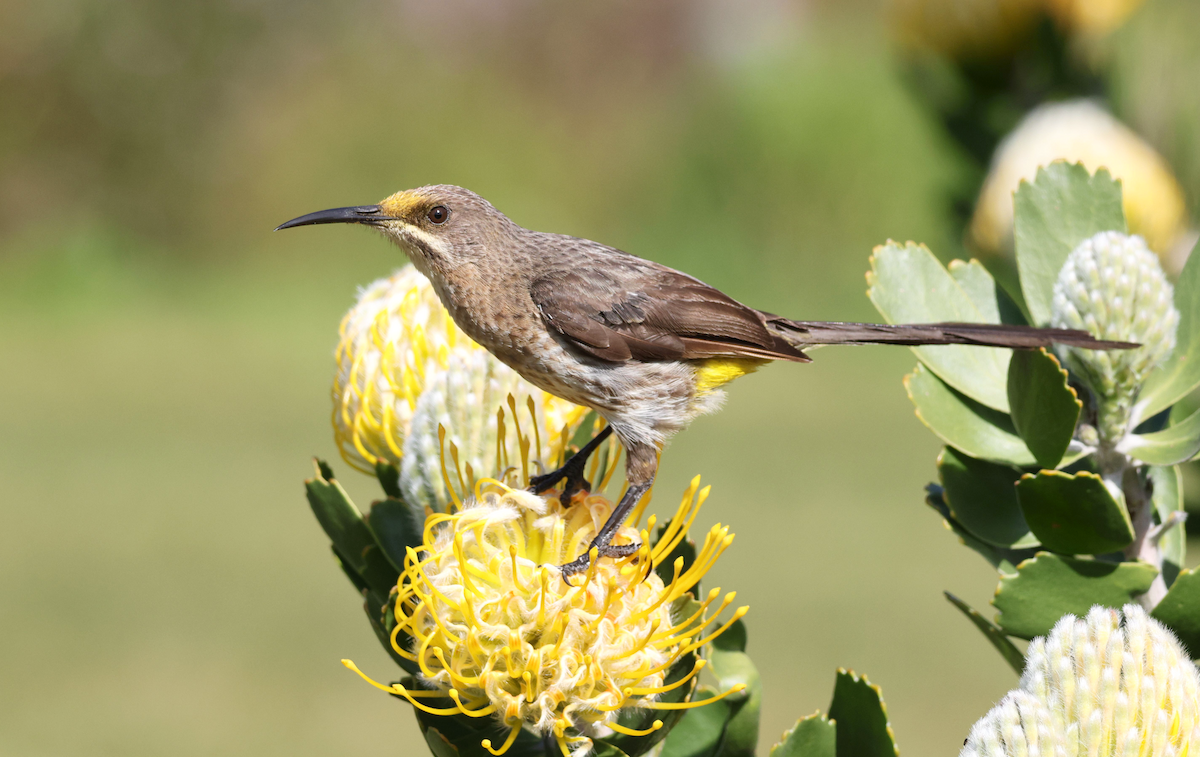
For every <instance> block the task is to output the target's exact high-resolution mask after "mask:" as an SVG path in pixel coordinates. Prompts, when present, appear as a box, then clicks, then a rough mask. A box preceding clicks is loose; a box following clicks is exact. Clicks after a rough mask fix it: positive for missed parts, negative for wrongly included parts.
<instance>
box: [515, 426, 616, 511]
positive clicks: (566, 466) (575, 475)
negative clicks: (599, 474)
mask: <svg viewBox="0 0 1200 757" xmlns="http://www.w3.org/2000/svg"><path fill="white" fill-rule="evenodd" d="M611 434H612V426H605V427H604V428H603V429H602V430H601V431H600V433H598V434H596V435H595V436H594V437H592V440H591V441H590V442H588V443H587V444H585V445H583V447H582V448H581V449H580V450H579V451H578V452H576V453H575V454H574V455H571V458H570V459H569V460H567V461H566V462H565V463H563V464H562V466H561V467H560V468H558V469H556V470H552V471H550V472H549V473H543V474H542V475H540V476H531V477H530V478H529V490H530V491H532V492H533V493H534V494H541V493H542V492H544V491H547V490H549V489H552V488H554V485H555V484H557V483H558V482H559V481H561V480H562V479H564V478H565V479H566V480H567V482H566V483H565V484H563V492H562V496H561V497H559V500H560V501H561V502H562V503H563V504H564V505H565V504H567V503H569V502H570V501H571V495H573V494H575V492H577V491H581V490H582V491H591V490H592V484H591V482H589V481H588V480H587V479H586V478H584V477H583V471H584V468H585V467H586V466H587V461H588V458H589V457H591V456H592V453H593V452H595V451H596V448H598V447H599V446H600V445H601V444H603V443H604V440H605V439H607V438H608V437H609V436H610V435H611Z"/></svg>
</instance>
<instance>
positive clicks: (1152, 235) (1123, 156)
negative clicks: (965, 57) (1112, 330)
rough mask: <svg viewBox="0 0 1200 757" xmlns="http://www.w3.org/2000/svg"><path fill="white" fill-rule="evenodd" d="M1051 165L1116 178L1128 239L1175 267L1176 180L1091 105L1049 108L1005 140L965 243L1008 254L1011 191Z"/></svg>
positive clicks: (1180, 251) (1183, 210)
mask: <svg viewBox="0 0 1200 757" xmlns="http://www.w3.org/2000/svg"><path fill="white" fill-rule="evenodd" d="M1055 160H1067V161H1070V162H1072V163H1083V164H1084V166H1086V167H1087V169H1088V170H1089V171H1093V172H1094V171H1096V170H1097V169H1099V168H1107V169H1108V170H1109V171H1110V172H1111V173H1112V175H1113V177H1114V178H1117V179H1120V180H1121V185H1122V190H1123V201H1124V206H1125V217H1126V219H1127V220H1128V222H1129V229H1130V233H1133V234H1138V235H1140V236H1142V237H1143V238H1144V239H1145V240H1146V241H1147V243H1148V244H1149V246H1150V249H1152V250H1154V251H1155V252H1156V253H1157V254H1158V255H1159V256H1161V257H1162V258H1163V259H1164V263H1165V264H1166V265H1167V267H1168V268H1169V269H1170V270H1173V271H1177V270H1179V269H1180V268H1181V267H1182V264H1183V259H1184V257H1186V249H1184V247H1185V246H1186V245H1184V244H1183V242H1184V240H1185V239H1186V238H1187V237H1188V229H1187V224H1188V216H1187V207H1186V205H1185V203H1184V198H1183V191H1182V190H1181V189H1180V186H1179V182H1178V181H1176V179H1175V176H1174V175H1173V174H1172V173H1171V169H1170V168H1168V167H1167V164H1166V162H1165V161H1164V160H1163V159H1162V157H1161V156H1159V154H1158V153H1157V152H1155V151H1154V148H1153V147H1151V146H1150V145H1148V144H1146V142H1144V141H1143V140H1142V139H1141V137H1139V136H1138V135H1137V134H1134V133H1133V132H1132V131H1131V130H1130V129H1129V128H1128V127H1126V126H1125V125H1123V124H1122V123H1121V122H1120V121H1118V120H1117V119H1115V118H1113V116H1112V115H1110V114H1109V113H1108V112H1107V111H1105V110H1104V109H1103V108H1101V107H1100V106H1099V105H1097V104H1096V103H1094V102H1092V101H1091V100H1072V101H1069V102H1063V103H1050V104H1046V105H1042V106H1041V107H1039V108H1037V109H1035V110H1034V111H1032V112H1031V113H1030V114H1029V115H1028V116H1026V117H1025V120H1024V121H1022V122H1021V124H1020V125H1019V126H1018V127H1017V128H1016V129H1015V130H1014V131H1013V132H1012V134H1010V135H1008V137H1007V138H1005V140H1004V142H1002V143H1001V144H1000V147H999V148H997V150H996V154H995V156H994V157H993V158H992V166H991V169H990V170H989V172H988V177H987V180H986V181H985V182H984V185H983V189H982V191H981V192H980V195H979V202H978V204H977V205H976V207H975V216H974V218H972V219H971V226H970V229H969V235H970V239H971V243H972V244H973V246H975V247H976V248H977V249H978V250H979V251H980V252H982V253H985V254H1011V252H1012V249H1013V199H1012V196H1013V192H1015V191H1016V190H1017V187H1018V186H1019V185H1020V183H1021V181H1022V180H1025V181H1031V182H1032V181H1033V180H1034V179H1035V178H1036V176H1037V169H1038V167H1039V166H1045V165H1049V164H1050V163H1052V162H1054V161H1055Z"/></svg>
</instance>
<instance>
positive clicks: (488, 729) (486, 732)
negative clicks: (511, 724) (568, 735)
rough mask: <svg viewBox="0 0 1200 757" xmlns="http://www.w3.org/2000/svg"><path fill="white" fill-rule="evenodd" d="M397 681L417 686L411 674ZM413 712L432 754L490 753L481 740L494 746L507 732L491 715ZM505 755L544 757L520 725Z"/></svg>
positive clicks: (480, 756) (485, 756)
mask: <svg viewBox="0 0 1200 757" xmlns="http://www.w3.org/2000/svg"><path fill="white" fill-rule="evenodd" d="M401 683H402V684H403V685H404V687H405V688H408V689H419V688H421V687H420V686H419V685H417V683H416V682H415V681H414V680H413V679H411V678H409V679H404V680H402V681H401ZM435 701H436V700H435ZM446 701H449V700H446ZM413 713H414V714H415V715H416V716H417V725H418V726H419V727H420V729H421V733H422V735H424V736H425V743H426V744H428V745H429V749H430V751H432V752H433V754H434V757H492V756H491V753H490V752H488V751H487V750H486V749H484V747H483V744H482V742H483V740H484V739H489V740H490V741H491V742H492V746H493V748H498V747H499V746H500V745H501V744H503V743H504V739H506V738H507V737H508V734H509V729H508V728H502V727H501V726H500V723H498V722H497V721H496V719H495V718H472V717H468V716H466V715H430V714H429V713H427V712H422V711H421V710H418V709H417V708H416V707H413ZM406 753H407V752H406ZM551 755H553V753H551ZM505 757H546V750H545V748H544V744H543V742H542V739H541V738H540V737H538V736H537V735H536V734H534V733H532V732H530V731H528V730H526V729H521V733H520V734H519V735H518V736H517V739H516V741H514V742H513V745H512V746H511V747H510V748H509V750H508V751H507V752H506V753H505ZM612 757H620V753H619V752H616V753H612Z"/></svg>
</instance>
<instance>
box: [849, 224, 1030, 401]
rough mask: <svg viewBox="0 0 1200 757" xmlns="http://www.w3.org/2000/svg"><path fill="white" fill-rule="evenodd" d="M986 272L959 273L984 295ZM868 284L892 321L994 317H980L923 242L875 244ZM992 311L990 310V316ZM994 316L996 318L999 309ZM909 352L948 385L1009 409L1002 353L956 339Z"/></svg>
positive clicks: (870, 293)
mask: <svg viewBox="0 0 1200 757" xmlns="http://www.w3.org/2000/svg"><path fill="white" fill-rule="evenodd" d="M986 276H987V272H986V271H982V270H971V272H970V273H969V274H966V273H964V275H963V276H962V278H963V279H964V280H966V281H967V282H968V283H967V286H969V287H971V291H972V292H975V293H976V294H977V295H979V296H983V297H986V290H987V284H986V281H985V280H984V278H983V277H986ZM989 278H990V277H989ZM867 283H868V284H869V285H870V289H868V290H867V296H869V297H870V298H871V302H872V303H874V304H875V307H876V308H877V309H878V310H879V312H880V313H882V314H883V316H884V318H886V319H888V321H889V322H891V323H935V322H938V321H950V322H957V323H988V322H992V323H994V322H996V321H989V320H988V319H987V318H986V317H985V315H984V313H983V312H981V310H980V308H979V307H978V306H977V305H976V304H975V301H974V300H973V299H972V297H971V296H970V295H969V294H968V293H967V289H966V288H965V287H964V286H963V285H962V284H961V283H960V282H959V281H958V280H957V279H956V277H954V276H952V275H951V274H950V272H949V271H947V270H946V269H945V268H944V267H942V264H941V263H939V262H938V260H937V258H935V257H934V256H933V253H932V252H930V251H929V248H928V247H926V246H925V245H918V244H913V243H912V242H909V243H908V244H906V245H900V244H897V243H896V242H888V243H887V244H886V245H883V246H882V247H877V248H875V251H874V253H873V254H872V255H871V272H870V273H868V274H867ZM984 307H987V305H986V304H985V306H984ZM993 308H995V305H994V303H993ZM992 310H993V309H991V308H990V309H989V315H992ZM995 317H996V318H999V315H998V312H997V313H996V314H995ZM914 351H915V352H916V353H917V357H919V358H920V359H921V362H922V363H923V364H924V365H925V366H926V367H928V368H929V369H930V370H931V371H933V372H934V373H935V374H936V375H937V376H938V378H940V379H941V380H942V381H944V382H945V383H946V384H948V385H949V386H951V387H953V388H954V389H956V390H957V391H959V392H961V393H963V394H965V395H967V396H968V397H970V398H971V399H973V400H975V401H976V402H980V403H982V404H984V405H986V406H988V407H990V408H994V409H996V410H1000V411H1003V412H1007V411H1008V396H1007V394H1006V393H1005V390H1004V384H1005V376H1006V375H1007V369H1008V358H1009V354H1008V353H1007V352H1005V351H1002V350H989V349H980V348H978V347H968V346H966V345H959V344H956V345H951V346H942V347H916V348H914Z"/></svg>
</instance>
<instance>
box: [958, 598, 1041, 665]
mask: <svg viewBox="0 0 1200 757" xmlns="http://www.w3.org/2000/svg"><path fill="white" fill-rule="evenodd" d="M942 593H943V594H944V595H945V596H946V599H948V600H949V601H950V604H952V605H954V606H955V607H957V608H958V609H959V610H960V611H962V614H963V615H966V616H967V620H969V621H971V623H972V624H974V626H975V627H976V628H978V629H979V632H980V633H982V634H983V636H984V638H986V639H987V640H988V641H989V642H991V644H992V646H993V647H995V648H996V651H997V652H999V653H1000V656H1001V657H1003V658H1004V661H1005V662H1007V663H1008V664H1009V666H1010V667H1011V668H1012V669H1013V671H1014V672H1016V673H1017V675H1020V674H1021V671H1022V670H1024V669H1025V655H1023V654H1021V650H1019V649H1017V648H1016V647H1015V646H1014V645H1013V643H1012V642H1011V641H1009V639H1008V637H1007V636H1005V635H1004V631H1003V630H1001V628H1000V626H998V625H996V624H995V623H993V622H992V621H990V620H988V619H987V618H985V617H983V616H982V615H980V614H979V611H978V610H976V609H975V608H974V607H971V606H970V605H969V604H967V603H966V602H964V601H962V600H961V599H959V598H958V597H956V596H954V595H953V594H951V593H950V592H948V591H944V592H942Z"/></svg>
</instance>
